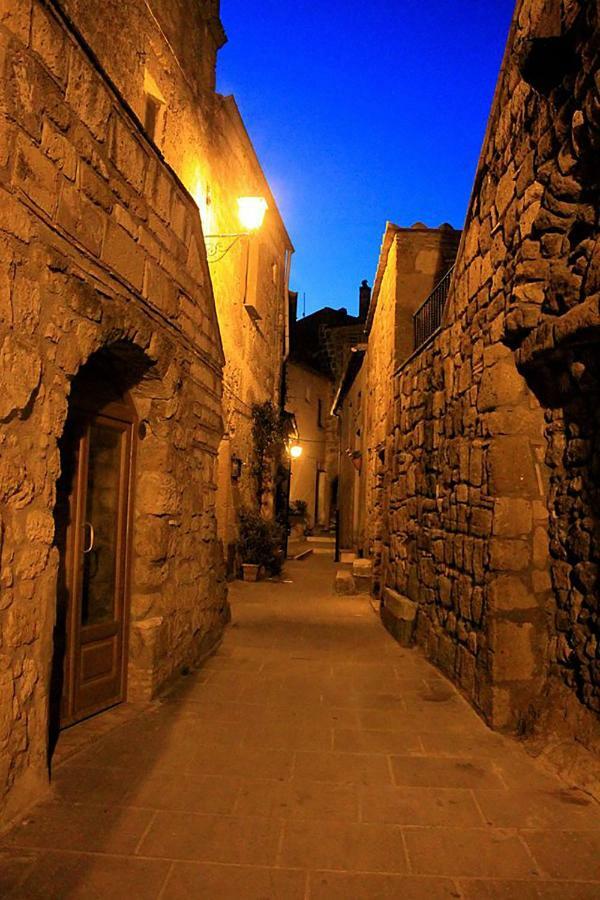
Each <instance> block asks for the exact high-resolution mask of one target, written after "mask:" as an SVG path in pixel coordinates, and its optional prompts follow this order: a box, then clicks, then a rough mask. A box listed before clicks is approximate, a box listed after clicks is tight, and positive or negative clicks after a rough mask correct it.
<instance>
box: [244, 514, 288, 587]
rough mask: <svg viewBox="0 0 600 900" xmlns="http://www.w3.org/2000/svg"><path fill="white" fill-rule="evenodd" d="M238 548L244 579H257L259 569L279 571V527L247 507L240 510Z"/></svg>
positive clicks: (272, 573) (270, 571) (273, 573)
mask: <svg viewBox="0 0 600 900" xmlns="http://www.w3.org/2000/svg"><path fill="white" fill-rule="evenodd" d="M238 550H239V553H240V557H241V560H242V571H243V573H244V581H257V580H258V578H259V575H260V571H261V569H265V570H266V571H268V572H269V574H271V575H275V574H278V573H279V572H281V568H282V553H281V529H280V527H279V526H278V525H277V524H276V523H275V522H270V521H268V520H267V519H265V518H263V517H262V516H261V515H259V514H258V513H255V512H252V511H251V510H248V509H243V510H241V512H240V533H239V539H238Z"/></svg>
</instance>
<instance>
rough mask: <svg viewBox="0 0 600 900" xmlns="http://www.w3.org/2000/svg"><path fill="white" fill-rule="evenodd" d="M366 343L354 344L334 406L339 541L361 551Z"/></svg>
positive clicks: (363, 509) (362, 544) (363, 494)
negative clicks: (336, 441) (337, 450)
mask: <svg viewBox="0 0 600 900" xmlns="http://www.w3.org/2000/svg"><path fill="white" fill-rule="evenodd" d="M366 349H367V345H366V344H365V343H361V344H357V345H355V346H354V347H353V348H352V350H351V353H350V355H349V357H348V361H347V364H346V368H345V370H344V372H343V374H342V377H341V379H340V382H339V385H338V387H337V391H336V395H335V398H334V401H333V406H332V408H331V412H332V414H333V415H334V416H335V417H336V418H337V422H338V426H337V427H338V443H339V482H338V496H339V545H340V548H341V549H343V550H348V551H353V552H356V551H357V550H360V551H362V549H363V547H364V545H365V534H364V529H365V520H366V516H365V509H366V497H365V483H366V478H365V474H366V470H365V467H364V466H363V458H364V451H365V442H364V413H365V410H364V401H363V398H364V395H365V379H364V375H365V370H364V367H363V363H364V358H365V352H366Z"/></svg>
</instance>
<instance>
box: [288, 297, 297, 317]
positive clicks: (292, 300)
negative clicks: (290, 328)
mask: <svg viewBox="0 0 600 900" xmlns="http://www.w3.org/2000/svg"><path fill="white" fill-rule="evenodd" d="M288 303H289V310H290V325H294V324H295V323H296V321H297V319H298V291H288Z"/></svg>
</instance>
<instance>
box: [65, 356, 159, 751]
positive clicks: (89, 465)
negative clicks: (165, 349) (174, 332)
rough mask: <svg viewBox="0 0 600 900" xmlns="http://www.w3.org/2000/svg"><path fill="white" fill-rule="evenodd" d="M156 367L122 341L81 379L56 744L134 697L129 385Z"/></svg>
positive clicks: (72, 433) (71, 467) (69, 498)
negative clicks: (64, 731)
mask: <svg viewBox="0 0 600 900" xmlns="http://www.w3.org/2000/svg"><path fill="white" fill-rule="evenodd" d="M149 366H150V363H149V361H148V360H147V358H146V357H145V356H144V354H143V353H142V351H140V350H138V349H137V348H135V347H134V346H133V345H129V344H125V343H123V344H116V345H114V346H113V347H112V348H111V349H105V350H101V351H99V352H98V353H96V354H94V355H93V356H92V357H91V359H90V360H89V361H88V362H87V363H86V364H85V365H84V366H83V367H82V368H81V369H80V371H79V372H78V374H77V375H76V377H75V378H74V380H73V384H72V389H71V393H70V397H69V413H68V417H67V421H66V424H65V429H64V432H63V435H62V438H61V441H60V451H61V476H60V478H59V480H58V483H57V501H56V507H55V522H56V539H55V543H56V546H57V549H58V551H59V572H58V583H57V615H56V625H55V629H54V654H53V664H52V681H51V691H50V693H51V697H50V748H51V749H52V747H53V745H54V743H55V742H56V739H57V735H58V732H59V730H60V729H61V728H64V727H66V726H68V725H72V724H74V723H76V722H78V721H80V720H82V719H84V718H87V717H88V716H91V715H94V714H95V713H98V712H101V711H103V710H105V709H107V708H109V707H111V706H114V705H115V704H117V703H120V702H121V701H122V700H124V699H125V696H126V679H127V656H128V654H127V646H128V630H129V628H128V626H129V586H130V569H131V548H132V538H133V536H132V522H133V509H132V507H133V494H134V472H135V458H136V445H137V430H138V420H137V414H136V409H135V406H134V403H133V400H132V398H131V394H130V390H131V388H132V387H133V386H134V385H135V384H137V383H138V382H139V381H140V380H141V378H142V377H143V374H144V372H145V370H146V369H147V368H149Z"/></svg>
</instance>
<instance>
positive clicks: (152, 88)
mask: <svg viewBox="0 0 600 900" xmlns="http://www.w3.org/2000/svg"><path fill="white" fill-rule="evenodd" d="M164 112H165V98H164V97H163V95H162V93H161V90H160V88H159V86H158V84H157V83H156V81H155V79H154V78H153V77H152V75H151V74H150V72H149V71H148V69H146V70H145V71H144V128H145V130H146V134H147V135H148V137H149V138H150V140H152V141H156V140H158V138H160V132H161V128H162V118H163V116H164Z"/></svg>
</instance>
